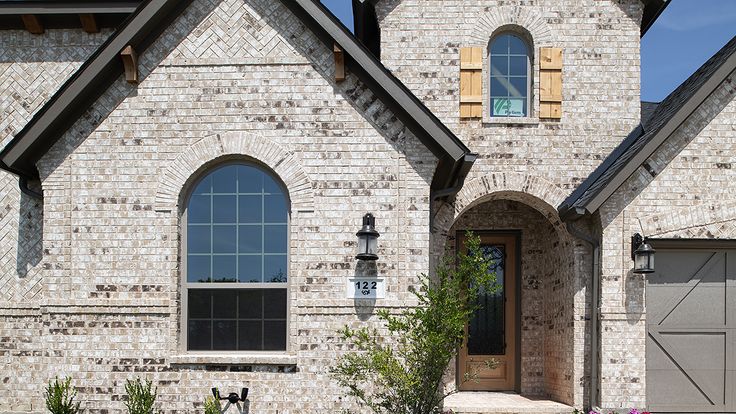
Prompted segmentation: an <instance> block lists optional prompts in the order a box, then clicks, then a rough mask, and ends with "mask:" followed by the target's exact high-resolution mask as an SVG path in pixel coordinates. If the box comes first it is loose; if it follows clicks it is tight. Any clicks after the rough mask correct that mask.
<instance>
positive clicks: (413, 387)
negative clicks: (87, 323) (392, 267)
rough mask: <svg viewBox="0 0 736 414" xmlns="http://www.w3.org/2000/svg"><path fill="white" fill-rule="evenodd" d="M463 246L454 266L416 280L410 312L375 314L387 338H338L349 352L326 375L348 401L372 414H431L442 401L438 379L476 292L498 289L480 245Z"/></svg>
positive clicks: (474, 241)
mask: <svg viewBox="0 0 736 414" xmlns="http://www.w3.org/2000/svg"><path fill="white" fill-rule="evenodd" d="M466 247H467V248H468V253H467V254H465V253H464V252H460V254H458V259H457V262H455V259H454V257H445V258H444V259H443V260H442V261H441V264H440V265H439V266H438V267H437V269H436V277H435V278H434V279H433V280H432V281H430V280H429V278H428V277H427V276H425V275H422V277H421V284H422V285H421V289H420V290H419V291H414V292H413V293H414V295H415V296H416V297H417V299H418V301H419V306H418V307H413V308H410V309H407V310H404V311H403V312H402V313H400V314H398V315H396V314H391V313H389V311H388V310H387V309H382V310H379V311H378V312H377V314H378V318H379V320H380V321H381V322H382V324H383V325H384V326H385V328H386V330H387V331H388V334H389V335H388V337H389V338H384V337H383V336H382V335H380V334H379V331H378V330H377V329H375V328H372V329H370V328H361V329H358V330H353V329H350V328H349V327H345V328H344V329H343V330H341V331H340V333H341V335H342V337H343V339H344V340H345V341H346V342H348V343H349V344H352V345H353V346H354V348H355V350H356V352H350V353H348V354H346V355H344V356H343V357H342V358H340V359H339V360H338V363H337V366H335V367H334V368H333V369H332V375H333V376H334V377H335V379H336V380H337V382H338V384H340V385H341V386H343V387H345V388H347V394H348V395H349V396H351V397H354V398H356V399H358V400H359V401H360V402H361V404H362V405H363V406H365V407H368V408H370V409H371V410H372V411H373V412H375V413H389V414H430V413H437V412H439V408H438V407H439V405H440V404H441V403H442V400H443V399H444V398H445V397H446V396H447V395H448V394H443V393H442V391H441V382H442V376H443V374H444V372H445V370H446V369H447V368H448V366H449V364H450V361H451V360H452V358H453V357H455V355H456V354H457V351H458V349H459V348H460V346H461V345H462V343H463V340H464V339H465V326H466V324H467V323H468V321H469V320H470V319H471V318H472V316H473V313H474V312H475V310H477V309H478V305H477V301H476V300H475V298H477V297H478V294H479V293H480V292H482V291H483V290H485V291H488V292H493V291H495V290H497V289H498V287H497V285H496V284H495V280H496V278H495V275H494V274H492V273H491V272H489V269H490V266H491V261H490V259H488V258H487V257H486V256H485V255H484V254H483V253H482V249H481V247H480V239H479V238H478V237H476V236H473V235H472V234H470V233H468V237H467V241H466ZM455 263H456V264H455ZM470 379H472V378H465V379H463V380H470Z"/></svg>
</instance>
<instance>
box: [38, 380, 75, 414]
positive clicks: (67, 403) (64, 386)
mask: <svg viewBox="0 0 736 414" xmlns="http://www.w3.org/2000/svg"><path fill="white" fill-rule="evenodd" d="M71 383H72V379H71V378H69V377H67V378H65V379H64V380H63V381H61V382H60V381H59V378H58V377H56V378H55V379H54V381H53V382H52V381H49V385H48V386H47V387H46V393H45V397H46V408H48V410H49V411H50V412H51V413H52V414H77V413H78V412H79V404H80V403H79V402H77V403H75V402H74V397H76V396H77V391H76V390H74V389H73V388H72V386H71Z"/></svg>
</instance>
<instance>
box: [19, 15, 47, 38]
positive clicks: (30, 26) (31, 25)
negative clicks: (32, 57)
mask: <svg viewBox="0 0 736 414" xmlns="http://www.w3.org/2000/svg"><path fill="white" fill-rule="evenodd" d="M21 18H22V19H23V25H25V26H26V30H28V31H29V32H31V33H33V34H43V32H44V30H43V24H42V23H41V19H39V18H38V16H36V15H35V14H24V15H22V16H21Z"/></svg>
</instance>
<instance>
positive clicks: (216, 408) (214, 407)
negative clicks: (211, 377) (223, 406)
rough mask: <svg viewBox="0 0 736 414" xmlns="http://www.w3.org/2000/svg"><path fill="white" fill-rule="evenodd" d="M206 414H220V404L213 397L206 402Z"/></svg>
mask: <svg viewBox="0 0 736 414" xmlns="http://www.w3.org/2000/svg"><path fill="white" fill-rule="evenodd" d="M204 414H220V402H219V401H217V400H216V399H214V398H212V397H207V399H206V400H204Z"/></svg>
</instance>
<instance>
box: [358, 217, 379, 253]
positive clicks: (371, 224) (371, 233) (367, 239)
mask: <svg viewBox="0 0 736 414" xmlns="http://www.w3.org/2000/svg"><path fill="white" fill-rule="evenodd" d="M355 235H356V236H358V254H357V255H356V256H355V258H356V259H358V260H369V261H376V260H378V237H379V236H380V234H378V232H377V231H376V218H375V217H373V214H371V213H368V214H366V215H365V216H363V228H361V229H360V231H359V232H357V233H355Z"/></svg>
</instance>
